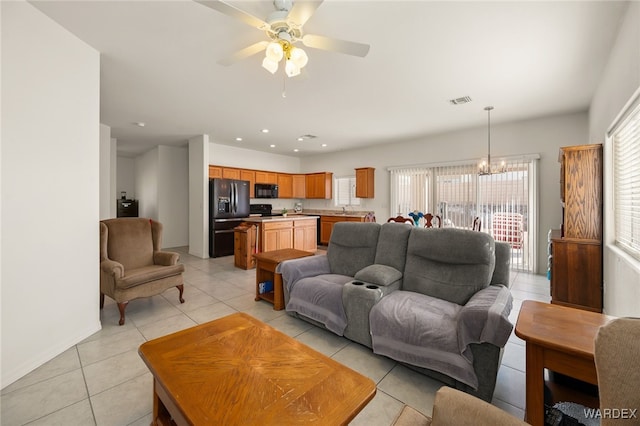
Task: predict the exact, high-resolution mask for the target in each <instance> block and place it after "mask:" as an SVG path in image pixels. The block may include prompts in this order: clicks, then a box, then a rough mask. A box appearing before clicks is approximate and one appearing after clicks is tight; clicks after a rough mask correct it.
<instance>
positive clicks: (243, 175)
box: [240, 169, 256, 198]
mask: <svg viewBox="0 0 640 426" xmlns="http://www.w3.org/2000/svg"><path fill="white" fill-rule="evenodd" d="M240 180H248V181H249V198H255V196H254V189H255V188H254V186H253V184H254V183H256V172H255V171H253V170H245V169H240Z"/></svg>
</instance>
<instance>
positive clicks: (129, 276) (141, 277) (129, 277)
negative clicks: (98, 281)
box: [116, 263, 184, 289]
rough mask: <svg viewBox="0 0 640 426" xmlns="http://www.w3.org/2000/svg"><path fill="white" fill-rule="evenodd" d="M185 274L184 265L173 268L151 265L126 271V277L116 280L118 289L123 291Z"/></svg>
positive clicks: (173, 266)
mask: <svg viewBox="0 0 640 426" xmlns="http://www.w3.org/2000/svg"><path fill="white" fill-rule="evenodd" d="M183 272H184V265H183V264H181V263H179V264H177V265H172V266H162V265H149V266H143V267H141V268H136V269H125V271H124V277H122V278H120V279H117V280H116V287H118V288H123V289H124V288H130V287H135V286H137V285H140V284H144V283H148V282H151V281H155V280H159V279H161V278H165V277H170V276H172V275H179V274H181V273H183Z"/></svg>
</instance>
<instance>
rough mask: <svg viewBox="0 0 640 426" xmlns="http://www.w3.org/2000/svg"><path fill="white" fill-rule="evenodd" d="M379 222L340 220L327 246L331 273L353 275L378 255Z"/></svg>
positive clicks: (334, 227)
mask: <svg viewBox="0 0 640 426" xmlns="http://www.w3.org/2000/svg"><path fill="white" fill-rule="evenodd" d="M379 232H380V224H379V223H373V222H370V223H360V222H338V223H336V224H335V225H334V226H333V231H332V232H331V240H330V241H329V247H328V248H327V259H328V260H329V267H330V268H331V273H333V274H340V275H347V276H350V277H353V276H354V275H355V274H356V272H358V271H359V270H361V269H362V268H364V267H365V266H369V265H371V264H372V263H373V262H374V260H375V257H376V246H377V244H378V234H379Z"/></svg>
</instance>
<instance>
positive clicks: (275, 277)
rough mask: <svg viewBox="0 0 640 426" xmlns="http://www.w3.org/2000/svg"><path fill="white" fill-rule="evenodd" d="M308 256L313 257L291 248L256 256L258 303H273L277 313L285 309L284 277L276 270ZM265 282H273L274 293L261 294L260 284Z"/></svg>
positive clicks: (310, 254) (306, 252) (308, 253)
mask: <svg viewBox="0 0 640 426" xmlns="http://www.w3.org/2000/svg"><path fill="white" fill-rule="evenodd" d="M307 256H313V253H311V252H308V251H302V250H296V249H291V248H287V249H282V250H273V251H266V252H264V253H257V254H254V255H253V257H254V258H255V259H256V301H258V300H266V301H268V302H270V303H273V309H274V310H275V311H280V310H282V309H284V292H283V290H282V275H280V274H278V273H276V268H277V267H278V264H279V263H280V262H284V261H285V260H291V259H298V258H301V257H307ZM265 281H272V282H273V291H269V292H266V293H260V288H259V287H260V283H261V282H265Z"/></svg>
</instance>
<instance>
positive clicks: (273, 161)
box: [209, 143, 300, 173]
mask: <svg viewBox="0 0 640 426" xmlns="http://www.w3.org/2000/svg"><path fill="white" fill-rule="evenodd" d="M209 164H216V165H220V166H228V167H239V168H243V169H255V170H267V171H275V172H282V173H298V172H300V159H299V158H297V157H290V156H287V155H279V154H271V153H268V152H259V151H253V150H250V149H244V148H236V147H233V146H228V145H218V144H216V143H210V144H209Z"/></svg>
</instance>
